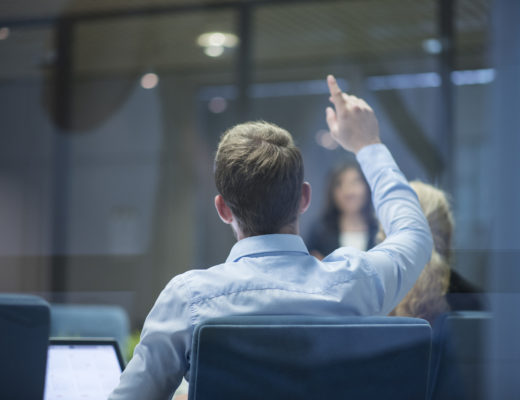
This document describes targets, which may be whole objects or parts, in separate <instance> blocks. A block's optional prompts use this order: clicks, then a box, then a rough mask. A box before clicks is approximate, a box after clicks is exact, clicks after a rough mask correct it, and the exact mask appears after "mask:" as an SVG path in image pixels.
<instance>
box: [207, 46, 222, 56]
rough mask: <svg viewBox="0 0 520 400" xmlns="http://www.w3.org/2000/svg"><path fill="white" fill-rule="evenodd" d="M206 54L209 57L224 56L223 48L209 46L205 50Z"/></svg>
mask: <svg viewBox="0 0 520 400" xmlns="http://www.w3.org/2000/svg"><path fill="white" fill-rule="evenodd" d="M204 54H206V55H207V56H209V57H220V56H221V55H222V54H224V47H223V46H208V47H206V48H205V49H204Z"/></svg>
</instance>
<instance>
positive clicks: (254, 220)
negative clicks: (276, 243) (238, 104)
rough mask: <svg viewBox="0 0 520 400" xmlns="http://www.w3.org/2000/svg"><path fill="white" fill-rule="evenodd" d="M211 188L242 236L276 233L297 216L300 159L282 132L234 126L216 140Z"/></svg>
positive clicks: (260, 123) (262, 125) (267, 125)
mask: <svg viewBox="0 0 520 400" xmlns="http://www.w3.org/2000/svg"><path fill="white" fill-rule="evenodd" d="M215 183H216V186H217V190H218V191H219V193H220V194H221V195H222V197H223V198H224V201H225V202H226V204H227V206H228V207H229V208H230V209H231V212H232V213H233V215H234V217H235V218H236V219H237V222H238V225H239V227H240V229H241V230H242V233H243V234H244V235H245V236H255V235H265V234H270V233H278V232H280V230H281V229H282V228H283V227H285V226H287V225H289V224H291V223H293V222H295V221H296V219H297V217H298V211H299V206H300V198H301V191H302V184H303V160H302V156H301V154H300V151H299V150H298V148H297V147H296V146H295V145H294V142H293V139H292V137H291V135H290V133H289V132H287V131H286V130H285V129H282V128H280V127H279V126H276V125H274V124H270V123H267V122H263V121H258V122H248V123H245V124H240V125H237V126H235V127H233V128H231V129H229V130H228V131H226V132H225V133H224V134H223V135H222V138H221V139H220V143H219V146H218V150H217V155H216V157H215Z"/></svg>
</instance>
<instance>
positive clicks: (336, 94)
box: [327, 75, 344, 105]
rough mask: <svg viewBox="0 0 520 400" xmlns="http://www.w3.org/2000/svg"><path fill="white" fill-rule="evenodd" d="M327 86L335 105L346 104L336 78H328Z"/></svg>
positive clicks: (330, 76)
mask: <svg viewBox="0 0 520 400" xmlns="http://www.w3.org/2000/svg"><path fill="white" fill-rule="evenodd" d="M327 84H328V85H329V91H330V95H331V97H332V102H333V103H334V105H337V103H342V102H344V99H343V95H342V92H341V89H340V88H339V86H338V82H336V78H334V76H332V75H329V76H327Z"/></svg>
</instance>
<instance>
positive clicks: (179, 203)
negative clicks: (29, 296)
mask: <svg viewBox="0 0 520 400" xmlns="http://www.w3.org/2000/svg"><path fill="white" fill-rule="evenodd" d="M492 3H493V2H492V1H491V0H458V1H456V2H449V1H437V0H367V1H352V0H344V1H301V2H298V1H279V2H271V1H243V2H242V1H218V0H215V1H210V2H207V1H195V0H193V1H191V2H182V1H178V0H157V1H144V0H138V1H132V2H119V1H115V0H114V1H104V2H95V1H82V2H79V1H73V0H68V1H57V0H54V1H49V2H46V5H45V7H44V6H43V5H42V4H41V3H40V2H38V1H29V2H23V5H22V4H19V3H17V2H4V3H2V4H0V60H1V62H0V221H2V224H1V226H0V237H1V240H0V291H3V292H25V293H36V294H40V295H42V296H43V297H45V298H47V299H48V300H49V301H51V302H53V303H66V304H113V305H117V306H120V307H122V308H123V309H124V310H125V312H126V313H127V314H128V315H129V317H130V322H131V330H137V329H140V327H141V326H142V323H143V321H144V318H145V317H146V315H147V312H148V311H149V309H150V307H151V305H152V304H153V302H154V301H155V299H156V297H157V295H158V294H159V292H160V290H161V289H162V288H163V287H164V286H165V284H166V283H167V282H168V281H169V280H170V279H171V278H172V277H173V276H175V275H177V274H179V273H182V272H184V271H186V270H188V269H192V268H206V267H209V266H212V265H215V264H218V263H220V262H223V261H224V260H225V258H226V256H227V254H228V252H229V249H230V247H231V246H232V245H233V243H234V238H233V235H232V234H231V231H230V230H229V228H228V227H227V226H225V225H223V224H221V222H220V220H219V219H218V217H217V215H216V213H215V211H214V206H213V197H214V195H215V194H216V189H215V186H214V183H213V177H212V169H213V157H214V152H215V148H216V144H217V143H218V139H219V136H220V134H221V133H222V132H223V131H224V130H225V129H227V128H229V127H230V126H232V125H233V124H236V123H237V122H241V121H244V120H250V119H263V120H267V121H272V122H275V123H277V124H279V125H280V126H282V127H284V128H286V129H288V130H289V131H290V132H292V133H293V135H294V137H295V139H296V141H297V143H298V145H299V146H300V148H301V149H302V152H303V156H304V160H305V168H306V179H307V180H308V181H309V182H310V183H311V185H312V187H313V203H312V206H311V208H310V210H309V211H308V212H307V214H305V215H304V216H303V217H302V221H301V231H302V235H303V236H304V237H305V236H306V235H307V234H308V231H309V228H310V226H311V224H312V223H313V221H315V220H316V219H318V218H319V216H320V214H321V212H322V209H323V207H324V199H325V193H324V192H325V189H326V179H327V174H328V172H329V170H330V169H331V168H333V166H335V165H336V164H338V163H339V162H340V161H341V160H343V159H345V158H346V157H349V156H348V155H345V153H344V151H341V150H340V149H338V148H337V147H336V145H335V143H334V142H333V140H332V139H331V137H330V134H329V133H328V132H327V126H326V123H325V117H324V116H325V111H324V109H325V107H326V106H327V105H328V94H327V87H326V84H325V80H324V78H325V76H326V75H327V74H329V73H332V74H334V75H336V76H337V77H338V78H339V83H340V85H341V86H342V88H343V89H345V90H347V91H350V92H352V93H353V94H356V95H357V96H360V97H363V98H365V99H366V100H367V102H368V103H369V104H371V105H372V106H373V108H374V109H375V111H376V113H377V115H378V117H379V120H380V126H381V132H382V139H383V141H384V142H385V143H386V144H387V145H388V147H389V148H390V150H391V151H392V153H393V154H394V155H395V158H396V159H397V161H398V163H399V165H400V166H401V168H402V170H403V172H404V173H405V175H406V176H407V177H408V178H409V179H420V180H423V181H426V182H430V183H434V184H436V185H438V186H440V187H442V188H443V189H445V190H446V191H447V192H449V193H450V195H451V200H452V205H453V209H454V215H455V220H456V230H455V235H454V245H453V253H454V258H453V265H452V268H453V269H454V270H455V271H457V272H458V273H459V274H460V275H461V276H462V277H464V279H466V280H467V281H468V282H469V283H470V284H471V285H473V286H474V287H475V288H478V289H479V290H483V291H485V290H487V289H489V281H488V279H487V277H488V275H489V266H490V249H491V247H490V245H489V243H490V241H491V239H492V238H491V233H490V232H491V226H492V224H493V220H494V210H493V208H492V207H491V205H490V196H489V193H488V190H487V186H486V184H487V183H488V182H490V181H492V180H493V176H492V175H491V174H493V173H495V172H493V170H492V169H491V168H489V162H490V159H489V152H488V150H487V149H488V148H489V146H490V144H491V139H492V135H491V132H492V126H491V124H492V119H491V109H492V104H491V102H492V99H493V95H492V88H493V83H494V81H495V80H496V71H495V69H494V66H493V64H492V62H491V51H492V50H493V49H492V47H491V44H490V35H491V11H492V10H491V9H492ZM204 35H205V36H204Z"/></svg>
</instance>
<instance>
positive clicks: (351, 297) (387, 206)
mask: <svg viewBox="0 0 520 400" xmlns="http://www.w3.org/2000/svg"><path fill="white" fill-rule="evenodd" d="M357 159H358V161H359V163H360V165H361V168H362V170H363V173H364V174H365V176H366V178H367V181H368V183H369V185H370V187H371V189H372V196H373V202H374V206H375V209H376V213H377V216H378V218H379V220H380V222H381V224H382V226H383V228H384V230H385V233H386V235H387V238H386V240H385V241H384V242H383V243H381V244H379V245H378V246H376V247H375V248H373V249H372V250H369V251H367V252H363V251H359V250H356V249H353V248H349V247H342V248H339V249H337V250H336V251H334V252H333V253H332V254H330V255H329V256H327V257H326V258H325V259H323V260H322V261H319V260H317V259H316V258H315V257H313V256H311V255H309V252H308V251H307V248H306V246H305V244H304V242H303V240H302V239H301V237H300V236H297V235H286V234H274V235H264V236H253V237H248V238H246V239H242V240H240V241H239V242H237V243H236V244H235V245H234V246H233V248H232V249H231V252H230V254H229V257H228V258H227V260H226V262H225V263H223V264H220V265H216V266H214V267H212V268H209V269H207V270H192V271H188V272H186V273H184V274H181V275H178V276H176V277H174V278H173V279H172V280H171V281H170V282H169V283H168V285H167V286H166V288H165V289H164V290H163V291H162V293H161V294H160V296H159V298H158V299H157V301H156V303H155V305H154V307H153V308H152V310H151V311H150V314H149V315H148V317H147V318H146V321H145V323H144V327H143V331H142V334H141V342H140V343H139V345H137V347H136V349H135V351H134V356H133V358H132V360H131V361H130V363H129V364H128V366H127V367H126V369H125V371H124V372H123V374H122V375H121V381H120V384H119V386H118V387H117V388H116V390H115V391H114V392H113V393H112V395H111V397H110V399H112V400H115V399H147V400H150V399H170V398H171V396H172V394H173V392H174V391H175V389H176V388H177V386H178V385H179V383H180V382H181V379H182V377H183V375H186V377H187V378H189V355H190V351H191V338H192V332H193V329H194V327H195V326H196V325H197V324H198V323H200V322H201V321H203V320H205V319H207V318H212V317H221V316H228V315H236V314H306V315H310V314H312V315H334V316H338V315H386V314H388V313H389V312H390V311H391V310H392V309H393V308H394V307H395V306H396V305H397V304H398V303H399V301H400V300H401V299H402V298H403V297H404V296H405V295H406V293H407V292H408V291H409V290H410V289H411V288H412V286H413V284H414V283H415V281H416V279H417V278H418V276H419V274H420V273H421V271H422V269H423V267H424V266H425V264H426V263H427V262H428V261H429V259H430V256H431V251H432V238H431V234H430V229H429V227H428V223H427V222H426V219H425V217H424V215H423V213H422V211H421V207H420V205H419V202H418V200H417V196H416V194H415V193H414V191H413V190H412V189H411V188H410V186H409V185H408V182H407V181H406V179H405V178H404V176H403V175H402V173H401V172H400V170H399V168H398V167H397V165H396V163H395V162H394V160H393V158H392V156H391V154H390V152H389V151H388V150H387V148H386V147H385V146H384V145H382V144H376V145H371V146H367V147H365V148H363V149H362V150H361V151H359V152H358V154H357Z"/></svg>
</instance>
